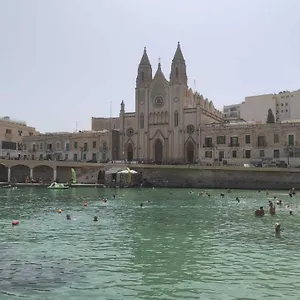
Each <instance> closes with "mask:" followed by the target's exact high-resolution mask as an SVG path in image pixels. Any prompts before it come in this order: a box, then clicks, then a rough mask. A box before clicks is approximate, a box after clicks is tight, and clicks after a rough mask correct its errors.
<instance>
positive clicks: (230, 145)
mask: <svg viewBox="0 0 300 300" xmlns="http://www.w3.org/2000/svg"><path fill="white" fill-rule="evenodd" d="M239 146H240V143H229V144H228V147H239Z"/></svg>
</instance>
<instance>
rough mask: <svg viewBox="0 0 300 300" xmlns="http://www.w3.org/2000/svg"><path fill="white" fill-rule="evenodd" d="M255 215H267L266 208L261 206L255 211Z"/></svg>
mask: <svg viewBox="0 0 300 300" xmlns="http://www.w3.org/2000/svg"><path fill="white" fill-rule="evenodd" d="M255 215H256V216H257V217H262V216H264V215H265V211H264V208H263V207H262V206H261V207H260V208H259V209H257V210H256V211H255Z"/></svg>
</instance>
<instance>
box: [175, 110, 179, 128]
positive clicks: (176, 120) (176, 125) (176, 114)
mask: <svg viewBox="0 0 300 300" xmlns="http://www.w3.org/2000/svg"><path fill="white" fill-rule="evenodd" d="M178 119H179V118H178V111H175V112H174V127H178V123H179V122H178Z"/></svg>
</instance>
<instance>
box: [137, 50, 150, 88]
mask: <svg viewBox="0 0 300 300" xmlns="http://www.w3.org/2000/svg"><path fill="white" fill-rule="evenodd" d="M151 81H152V67H151V64H150V60H149V57H148V54H147V50H146V47H145V48H144V52H143V56H142V58H141V61H140V64H139V67H138V74H137V77H136V87H137V88H146V87H148V86H149V85H150V83H151Z"/></svg>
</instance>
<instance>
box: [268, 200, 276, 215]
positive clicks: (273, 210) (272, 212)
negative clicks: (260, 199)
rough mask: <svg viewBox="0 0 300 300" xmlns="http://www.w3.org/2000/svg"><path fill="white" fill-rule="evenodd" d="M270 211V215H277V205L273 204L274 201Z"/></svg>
mask: <svg viewBox="0 0 300 300" xmlns="http://www.w3.org/2000/svg"><path fill="white" fill-rule="evenodd" d="M269 212H270V215H272V216H273V215H275V205H273V203H272V206H270V210H269Z"/></svg>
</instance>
